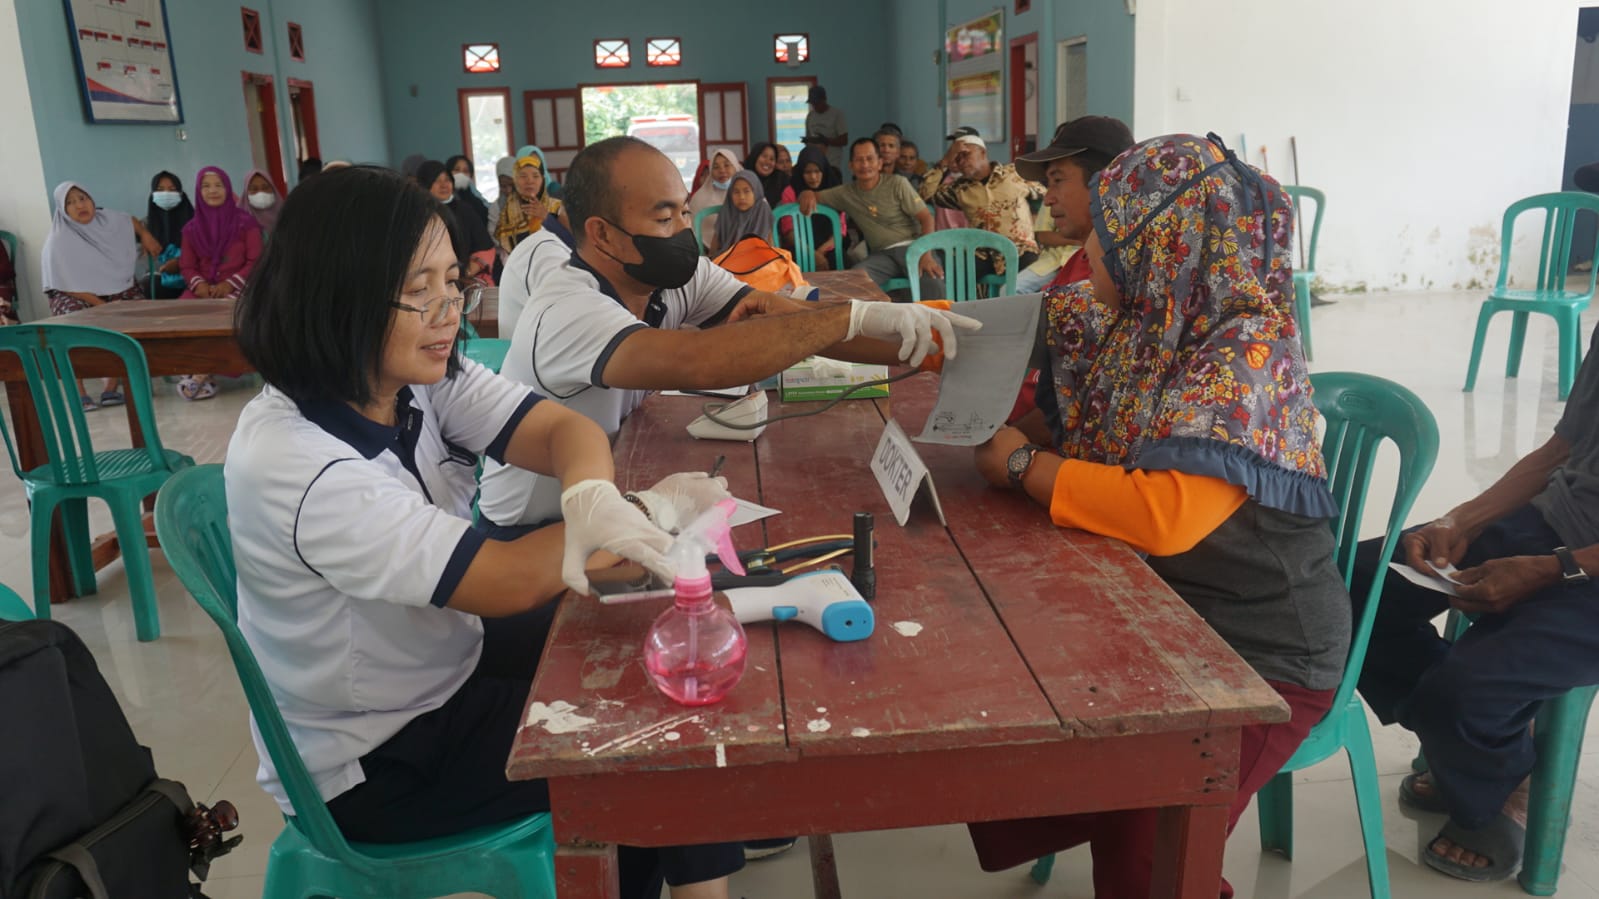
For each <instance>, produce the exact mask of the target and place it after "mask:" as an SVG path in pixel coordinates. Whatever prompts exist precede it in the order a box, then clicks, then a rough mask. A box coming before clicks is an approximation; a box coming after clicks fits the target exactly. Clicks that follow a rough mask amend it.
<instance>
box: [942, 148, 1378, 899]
mask: <svg viewBox="0 0 1599 899" xmlns="http://www.w3.org/2000/svg"><path fill="white" fill-rule="evenodd" d="M1091 187H1092V212H1093V229H1092V232H1091V233H1090V234H1089V235H1088V239H1087V243H1086V246H1085V248H1084V251H1083V252H1084V253H1085V254H1086V255H1087V258H1088V261H1089V263H1090V264H1091V266H1092V270H1093V271H1092V278H1091V280H1090V281H1087V282H1078V283H1075V284H1072V285H1069V286H1066V287H1061V288H1054V289H1052V290H1050V291H1049V292H1047V293H1046V294H1045V295H1044V301H1043V302H1044V316H1043V323H1042V331H1043V337H1042V340H1041V341H1040V346H1039V348H1038V352H1039V353H1040V355H1041V356H1045V357H1047V358H1043V359H1041V360H1040V361H1039V363H1038V364H1039V365H1040V367H1041V368H1042V369H1043V376H1042V378H1041V380H1040V383H1039V388H1038V401H1039V402H1038V405H1039V408H1038V409H1037V410H1035V411H1034V412H1033V413H1030V414H1029V415H1028V416H1026V417H1024V418H1022V419H1020V420H1019V422H1018V424H1019V425H1020V427H1009V428H1003V429H1001V430H1000V431H998V432H997V433H996V434H995V435H994V437H993V438H992V439H990V440H989V442H988V443H986V444H984V445H982V446H980V447H978V448H977V451H976V463H977V468H978V471H979V472H980V473H981V474H982V475H983V476H984V477H985V478H986V479H987V480H989V481H990V482H991V483H993V484H994V485H995V486H997V487H1002V488H1008V489H1013V490H1021V491H1023V492H1024V493H1026V494H1027V496H1029V497H1031V498H1032V499H1034V500H1035V501H1037V502H1038V503H1039V504H1040V505H1043V506H1045V507H1047V508H1048V509H1049V514H1050V519H1051V520H1052V521H1053V522H1054V523H1055V524H1058V525H1060V526H1062V527H1075V528H1081V529H1083V530H1088V531H1093V532H1095V533H1099V534H1105V535H1109V536H1112V537H1116V538H1119V539H1121V540H1124V541H1126V542H1127V543H1128V544H1130V545H1132V546H1133V547H1134V548H1135V549H1138V550H1140V551H1142V552H1144V553H1147V554H1148V562H1149V565H1150V567H1151V568H1153V569H1154V570H1155V572H1156V573H1157V574H1159V575H1160V576H1161V577H1162V578H1163V579H1164V580H1165V581H1166V582H1167V583H1168V584H1170V585H1171V587H1172V589H1173V590H1175V591H1176V592H1177V593H1178V595H1180V596H1182V597H1183V599H1184V600H1186V601H1187V602H1188V604H1189V605H1191V606H1192V607H1193V608H1194V609H1195V611H1197V612H1198V613H1199V614H1200V615H1201V616H1202V617H1203V618H1204V619H1205V621H1206V622H1207V623H1208V624H1209V625H1210V626H1211V627H1212V628H1213V629H1214V630H1215V631H1216V633H1217V634H1218V635H1219V636H1221V637H1222V639H1224V640H1226V641H1227V642H1228V644H1229V645H1230V646H1232V647H1233V649H1234V650H1236V651H1237V652H1238V654H1239V655H1241V656H1243V658H1244V659H1245V660H1246V661H1248V662H1249V663H1250V665H1251V666H1252V667H1253V668H1254V669H1255V671H1256V672H1257V673H1258V674H1259V675H1260V676H1261V677H1262V678H1263V679H1264V680H1265V681H1266V682H1267V683H1268V684H1269V685H1271V686H1272V687H1273V688H1274V689H1275V690H1276V691H1277V692H1278V693H1279V694H1280V695H1281V696H1282V697H1283V699H1284V700H1285V701H1286V702H1287V703H1288V706H1289V708H1290V710H1291V711H1292V718H1291V719H1290V720H1289V721H1287V722H1284V723H1279V724H1270V725H1255V726H1251V727H1246V728H1244V729H1243V734H1242V747H1241V752H1240V755H1239V771H1238V793H1237V797H1236V799H1235V800H1234V802H1233V805H1232V808H1231V817H1230V819H1229V828H1230V827H1231V825H1232V824H1234V823H1236V822H1237V820H1238V818H1239V816H1240V815H1241V814H1242V813H1243V811H1244V809H1245V808H1246V807H1247V806H1248V804H1249V800H1250V798H1251V797H1252V796H1253V795H1254V794H1255V792H1256V791H1258V790H1259V789H1260V788H1261V787H1262V786H1263V785H1265V783H1266V782H1267V781H1269V780H1270V779H1271V778H1272V777H1273V776H1274V775H1275V774H1276V773H1277V771H1278V770H1279V769H1280V768H1281V767H1282V765H1283V763H1284V762H1285V761H1287V760H1288V758H1289V757H1290V756H1291V755H1292V754H1293V753H1294V750H1295V749H1297V748H1298V746H1299V744H1300V743H1301V742H1303V740H1304V738H1305V735H1306V734H1307V733H1309V731H1310V728H1311V726H1312V725H1314V724H1315V723H1316V722H1317V721H1319V720H1321V718H1322V717H1323V716H1324V715H1325V714H1326V712H1327V710H1328V708H1329V707H1330V706H1331V704H1332V700H1333V695H1334V693H1335V692H1336V689H1337V686H1338V683H1339V679H1340V678H1341V677H1342V674H1343V669H1344V663H1345V659H1346V657H1347V655H1348V651H1349V639H1350V601H1349V594H1348V593H1347V592H1346V591H1345V589H1344V585H1343V579H1342V578H1341V577H1340V576H1339V573H1338V571H1337V570H1336V567H1335V566H1334V563H1333V552H1334V542H1333V535H1332V531H1331V529H1330V528H1329V527H1328V524H1327V520H1328V519H1329V518H1331V517H1333V516H1334V515H1336V514H1337V511H1338V507H1337V503H1336V502H1335V501H1334V499H1333V496H1332V494H1331V492H1330V491H1329V489H1328V486H1327V479H1326V469H1325V465H1324V463H1323V461H1322V455H1321V446H1320V442H1319V440H1318V438H1317V436H1316V425H1317V420H1318V418H1319V415H1318V413H1317V411H1316V407H1315V405H1314V404H1313V403H1312V402H1311V395H1310V382H1309V379H1308V376H1307V374H1306V371H1305V359H1304V352H1303V350H1302V348H1301V346H1300V342H1299V337H1298V335H1297V333H1296V330H1295V327H1294V319H1293V281H1292V272H1291V270H1290V265H1291V262H1290V259H1291V250H1292V246H1293V238H1292V234H1293V230H1292V227H1293V204H1292V202H1290V201H1289V199H1288V197H1287V195H1286V194H1285V193H1284V192H1283V190H1282V188H1281V187H1280V186H1279V185H1278V184H1277V183H1276V182H1275V181H1273V180H1271V179H1270V178H1269V177H1267V176H1265V175H1262V174H1261V173H1260V172H1258V171H1256V170H1255V169H1253V168H1250V167H1249V166H1247V165H1246V164H1244V163H1243V162H1241V161H1239V160H1238V159H1237V157H1236V156H1234V155H1233V153H1232V152H1231V151H1229V150H1227V149H1226V148H1225V147H1224V146H1222V145H1221V142H1220V140H1219V139H1218V138H1215V137H1214V136H1211V137H1210V138H1209V139H1205V138H1200V137H1196V136H1193V135H1169V136H1166V137H1160V138H1155V139H1153V140H1150V141H1146V142H1144V143H1141V144H1137V145H1134V146H1133V147H1131V148H1129V149H1128V150H1127V151H1125V152H1123V153H1122V154H1121V155H1120V156H1118V157H1116V159H1115V160H1114V161H1112V162H1111V164H1110V165H1109V166H1108V167H1106V168H1105V170H1104V171H1103V172H1101V173H1100V175H1099V176H1098V177H1097V178H1096V179H1095V180H1094V181H1093V183H1092V185H1091ZM1157 818H1158V813H1157V812H1156V811H1154V810H1151V809H1138V810H1132V811H1119V812H1106V813H1100V814H1090V815H1071V816H1060V817H1054V818H1035V819H1027V820H1015V821H999V822H985V823H979V824H972V825H970V826H969V827H970V831H971V835H972V842H973V844H974V845H975V847H976V849H977V853H978V858H979V860H980V861H981V863H982V865H983V868H984V869H985V870H999V869H1002V868H1007V867H1010V866H1012V865H1017V864H1022V863H1025V862H1030V861H1032V860H1033V859H1035V858H1038V857H1039V856H1042V855H1046V854H1049V853H1052V852H1058V851H1060V850H1062V849H1065V848H1068V847H1070V846H1075V845H1078V844H1081V843H1085V842H1086V843H1090V844H1091V845H1092V847H1093V853H1094V875H1093V876H1094V893H1095V895H1096V896H1097V897H1099V899H1127V897H1145V896H1148V895H1150V882H1149V878H1150V871H1151V870H1152V868H1153V858H1154V847H1155V831H1156V821H1157ZM1223 895H1224V896H1231V895H1232V891H1231V888H1230V887H1228V886H1226V884H1225V883H1224V884H1223Z"/></svg>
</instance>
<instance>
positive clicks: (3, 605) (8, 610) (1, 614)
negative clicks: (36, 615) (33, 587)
mask: <svg viewBox="0 0 1599 899" xmlns="http://www.w3.org/2000/svg"><path fill="white" fill-rule="evenodd" d="M32 617H33V610H32V609H30V608H28V604H27V603H25V602H23V601H22V597H20V596H18V595H17V591H15V590H13V589H11V588H10V587H7V586H6V585H5V584H0V621H27V620H29V619H30V618H32Z"/></svg>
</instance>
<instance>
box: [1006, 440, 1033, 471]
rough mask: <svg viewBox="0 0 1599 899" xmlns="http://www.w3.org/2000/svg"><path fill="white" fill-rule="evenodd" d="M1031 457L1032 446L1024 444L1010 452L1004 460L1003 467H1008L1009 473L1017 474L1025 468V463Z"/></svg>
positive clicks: (1030, 459)
mask: <svg viewBox="0 0 1599 899" xmlns="http://www.w3.org/2000/svg"><path fill="white" fill-rule="evenodd" d="M1032 459H1033V450H1032V447H1027V446H1024V447H1022V448H1020V449H1018V450H1016V451H1015V452H1012V453H1011V454H1010V458H1009V459H1008V460H1006V464H1005V467H1006V468H1008V469H1010V473H1011V474H1017V475H1019V474H1021V473H1023V472H1025V471H1026V470H1027V465H1028V463H1029V462H1031V461H1032Z"/></svg>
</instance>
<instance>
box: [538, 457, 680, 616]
mask: <svg viewBox="0 0 1599 899" xmlns="http://www.w3.org/2000/svg"><path fill="white" fill-rule="evenodd" d="M561 518H563V519H564V520H565V521H566V552H565V554H564V555H563V556H562V558H561V580H562V581H564V582H565V583H566V585H567V586H568V587H570V588H572V590H573V591H574V592H577V593H581V594H584V595H587V594H588V593H589V592H590V591H589V580H588V578H587V577H586V576H584V574H583V571H584V569H585V568H587V567H588V560H589V556H591V555H593V554H594V553H595V552H596V551H598V550H602V549H603V550H606V551H607V552H613V553H616V554H617V555H619V556H621V557H622V558H624V559H631V560H632V561H634V562H637V563H639V564H640V565H643V566H644V567H645V568H648V569H649V570H651V571H653V572H655V573H656V574H657V575H660V576H661V577H663V578H665V579H666V580H667V581H671V580H673V579H674V578H675V577H676V576H677V572H676V571H674V570H672V565H671V563H669V562H668V561H667V560H666V556H665V552H666V548H667V547H668V546H671V545H672V537H671V535H670V534H668V533H666V532H665V531H663V530H661V529H660V528H658V527H656V526H655V525H654V524H651V523H650V520H649V519H648V518H645V517H644V513H643V512H640V511H639V510H638V507H637V506H635V505H633V504H632V503H630V502H628V501H627V500H625V499H623V498H622V494H621V493H620V492H618V491H617V489H616V485H615V484H612V483H611V482H610V481H601V480H597V479H590V480H587V481H579V482H577V483H576V484H573V485H572V486H570V487H568V488H566V490H564V491H562V493H561Z"/></svg>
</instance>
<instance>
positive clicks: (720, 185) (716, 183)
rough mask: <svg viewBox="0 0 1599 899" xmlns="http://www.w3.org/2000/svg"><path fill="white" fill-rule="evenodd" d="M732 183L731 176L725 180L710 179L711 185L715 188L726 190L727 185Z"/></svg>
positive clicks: (729, 185)
mask: <svg viewBox="0 0 1599 899" xmlns="http://www.w3.org/2000/svg"><path fill="white" fill-rule="evenodd" d="M732 184H733V179H732V178H729V179H727V180H726V181H712V182H711V186H712V187H714V188H716V189H717V190H727V189H728V188H729V187H731V186H732Z"/></svg>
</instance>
